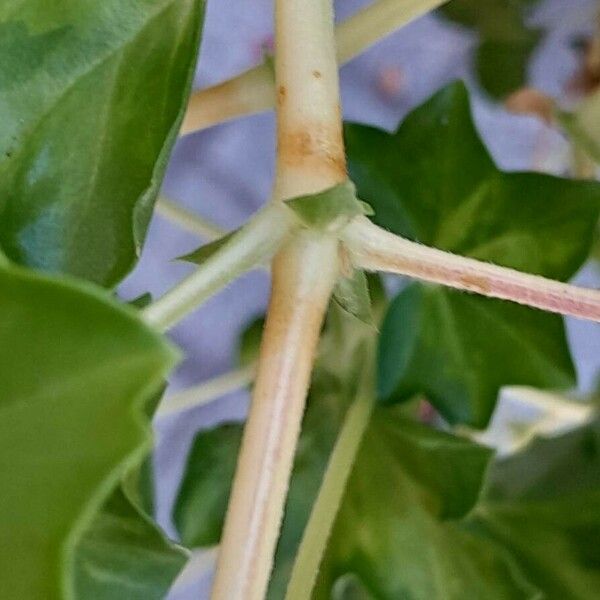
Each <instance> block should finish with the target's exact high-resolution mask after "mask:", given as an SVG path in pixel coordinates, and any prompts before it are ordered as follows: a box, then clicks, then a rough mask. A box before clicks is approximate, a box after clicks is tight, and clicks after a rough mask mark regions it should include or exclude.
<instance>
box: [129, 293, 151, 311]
mask: <svg viewBox="0 0 600 600" xmlns="http://www.w3.org/2000/svg"><path fill="white" fill-rule="evenodd" d="M127 304H129V305H130V306H135V308H138V309H140V310H141V309H142V308H146V306H149V305H150V304H152V294H151V293H150V292H146V293H145V294H141V295H140V296H138V297H137V298H134V299H133V300H129V301H128V302H127Z"/></svg>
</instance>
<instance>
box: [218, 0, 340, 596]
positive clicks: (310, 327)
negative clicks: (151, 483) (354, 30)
mask: <svg viewBox="0 0 600 600" xmlns="http://www.w3.org/2000/svg"><path fill="white" fill-rule="evenodd" d="M275 10H276V16H275V32H276V58H275V75H276V77H275V79H276V90H277V126H278V127H277V129H278V131H277V144H278V158H277V177H276V182H275V194H274V198H275V201H276V202H277V201H281V200H285V199H286V198H290V197H293V196H299V195H303V194H311V193H314V192H318V191H321V190H323V189H326V188H329V187H332V186H334V185H336V184H338V183H340V182H342V181H344V180H345V179H346V161H345V155H344V145H343V139H342V124H341V117H340V107H339V87H338V75H337V65H336V58H335V44H334V37H333V35H334V31H333V8H332V0H276V9H275ZM337 274H338V241H337V239H333V238H329V237H325V236H323V235H322V234H315V233H312V232H302V233H299V234H297V235H296V236H295V238H294V239H293V240H291V241H290V242H289V243H288V244H287V246H285V247H284V248H283V249H282V250H281V251H280V252H279V254H278V255H277V256H276V257H275V260H274V262H273V283H272V290H271V301H270V304H269V310H268V312H267V321H266V327H265V332H264V335H263V340H262V345H261V353H260V358H259V364H258V374H257V379H256V384H255V387H254V392H253V397H252V405H251V409H250V414H249V417H248V421H247V424H246V429H245V432H244V439H243V442H242V448H241V450H240V456H239V459H238V466H237V470H236V474H235V478H234V483H233V489H232V494H231V499H230V502H229V507H228V510H227V516H226V519H225V528H224V531H223V538H222V541H221V549H220V552H219V560H218V563H217V572H216V576H215V584H214V588H213V592H212V598H213V600H261V599H262V598H264V596H265V593H266V590H267V585H268V580H269V575H270V572H271V568H272V563H273V554H274V552H275V546H276V543H277V538H278V534H279V528H280V525H281V519H282V515H283V509H284V505H285V498H286V495H287V489H288V486H289V478H290V474H291V469H292V464H293V458H294V453H295V449H296V444H297V440H298V435H299V432H300V424H301V421H302V415H303V412H304V403H305V399H306V393H307V390H308V386H309V381H310V373H311V370H312V363H313V359H314V353H315V348H316V345H317V342H318V339H319V333H320V329H321V325H322V322H323V317H324V314H325V310H326V308H327V304H328V302H329V297H330V295H331V291H332V288H333V285H334V283H335V280H336V277H337Z"/></svg>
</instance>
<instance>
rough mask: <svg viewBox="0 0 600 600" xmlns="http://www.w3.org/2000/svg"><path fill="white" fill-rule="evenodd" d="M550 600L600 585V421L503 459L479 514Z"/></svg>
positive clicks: (582, 595)
mask: <svg viewBox="0 0 600 600" xmlns="http://www.w3.org/2000/svg"><path fill="white" fill-rule="evenodd" d="M475 522H476V523H477V526H479V527H481V528H482V529H483V530H484V531H486V532H487V533H488V534H489V535H490V537H492V538H493V539H494V540H496V541H497V542H499V543H501V544H502V545H504V546H505V548H506V549H507V550H509V551H510V552H511V553H512V555H513V556H514V557H516V558H517V560H518V562H519V564H520V566H521V568H523V569H524V570H525V571H526V572H527V575H528V577H529V578H530V579H531V580H532V581H533V582H534V583H535V585H536V586H537V587H538V588H539V589H540V590H541V591H542V592H543V597H544V598H548V600H562V599H564V598H569V599H573V600H589V599H591V598H593V597H595V595H596V590H598V589H600V552H599V547H598V539H599V536H600V425H599V423H598V421H596V422H594V423H592V424H590V425H588V426H586V427H583V428H580V429H578V430H575V431H572V432H569V433H567V434H564V435H562V436H560V437H557V438H554V439H539V440H538V441H536V442H534V443H532V444H531V446H530V447H529V448H527V449H526V450H524V451H523V452H522V453H520V454H518V455H516V456H514V457H511V458H509V459H507V460H505V461H503V462H501V463H499V464H498V465H497V466H496V468H495V469H494V471H493V472H492V477H491V484H490V490H489V492H488V494H487V497H486V498H485V500H484V502H483V503H482V506H481V508H480V509H478V510H477V512H476V514H475Z"/></svg>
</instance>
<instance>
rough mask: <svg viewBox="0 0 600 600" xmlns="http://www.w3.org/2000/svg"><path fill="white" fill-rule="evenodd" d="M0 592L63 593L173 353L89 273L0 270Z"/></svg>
mask: <svg viewBox="0 0 600 600" xmlns="http://www.w3.org/2000/svg"><path fill="white" fill-rule="evenodd" d="M0 339H2V344H1V345H0V381H2V393H1V394H0V414H1V418H0V457H1V459H0V463H1V464H0V473H1V478H2V480H1V482H0V488H1V489H2V494H0V531H1V535H0V553H1V554H2V555H3V556H5V557H10V560H5V561H2V562H0V597H2V598H27V599H31V600H36V599H40V600H48V599H54V598H65V597H66V598H73V597H75V595H74V594H75V592H74V589H73V586H74V581H73V573H72V569H73V561H74V548H75V545H76V544H77V542H78V540H79V538H80V536H81V534H82V532H83V531H84V530H85V529H86V527H87V526H88V524H89V523H90V522H91V520H92V519H93V517H94V512H95V511H96V510H97V508H98V507H99V505H100V504H101V503H102V502H103V501H104V500H105V498H106V497H107V495H108V494H109V493H110V491H111V490H112V489H114V486H115V484H116V483H117V482H118V481H119V479H120V478H121V476H122V475H123V473H124V471H125V470H126V468H127V466H128V465H130V464H131V463H132V462H133V461H135V462H137V461H138V460H139V456H140V454H141V453H142V452H144V451H146V450H147V447H148V444H149V439H148V438H149V431H148V427H147V425H146V423H147V420H146V418H145V416H144V404H145V402H146V401H147V400H148V399H150V398H151V397H152V396H153V394H154V393H156V392H157V391H158V390H159V389H160V388H161V386H162V382H163V380H164V378H165V377H166V375H167V373H168V371H169V369H170V367H171V366H172V365H173V363H174V353H173V350H172V349H171V347H170V346H168V345H167V344H166V342H164V341H163V340H162V338H161V337H160V336H158V335H157V334H155V333H154V332H153V331H150V330H149V329H148V328H147V327H146V326H145V325H144V324H143V323H142V322H141V321H139V319H138V318H137V316H136V314H135V311H134V310H133V309H131V308H128V307H126V306H121V305H118V304H117V303H116V302H115V301H114V300H113V299H112V298H111V297H110V295H109V294H108V293H106V292H101V291H99V290H97V288H95V287H94V286H91V285H89V284H82V283H76V282H71V281H69V280H65V279H51V278H48V277H45V276H41V275H35V274H33V273H31V272H29V271H24V270H22V269H18V268H14V267H10V268H7V267H3V268H1V269H0Z"/></svg>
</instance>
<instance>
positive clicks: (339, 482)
mask: <svg viewBox="0 0 600 600" xmlns="http://www.w3.org/2000/svg"><path fill="white" fill-rule="evenodd" d="M373 387H374V382H373V370H372V368H370V365H368V366H367V368H365V372H364V374H363V376H362V378H361V384H360V385H359V389H358V393H357V396H356V400H354V402H353V403H352V405H351V406H350V408H349V409H348V412H347V413H346V417H345V418H344V423H343V425H342V428H341V430H340V433H339V435H338V439H337V440H336V443H335V446H334V448H333V452H332V453H331V456H330V458H329V463H328V464H327V469H326V471H325V475H324V477H323V482H322V483H321V487H320V489H319V493H318V495H317V499H316V500H315V503H314V505H313V507H312V511H311V514H310V517H309V520H308V523H307V525H306V528H305V530H304V534H303V536H302V541H301V543H300V548H299V549H298V554H297V556H296V560H295V562H294V567H293V569H292V574H291V577H290V582H289V584H288V588H287V593H286V596H285V598H286V600H310V597H311V594H312V589H313V587H314V584H315V580H316V577H317V573H318V570H319V565H320V564H321V560H322V558H323V555H324V553H325V549H326V548H327V542H328V540H329V536H330V534H331V530H332V528H333V524H334V522H335V518H336V516H337V513H338V509H339V507H340V504H341V502H342V498H343V496H344V490H345V489H346V484H347V482H348V478H349V477H350V472H351V471H352V466H353V465H354V461H355V459H356V455H357V454H358V450H359V448H360V445H361V442H362V438H363V436H364V433H365V431H366V429H367V426H368V424H369V420H370V418H371V413H372V411H373V406H374V404H375V392H374V389H373Z"/></svg>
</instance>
